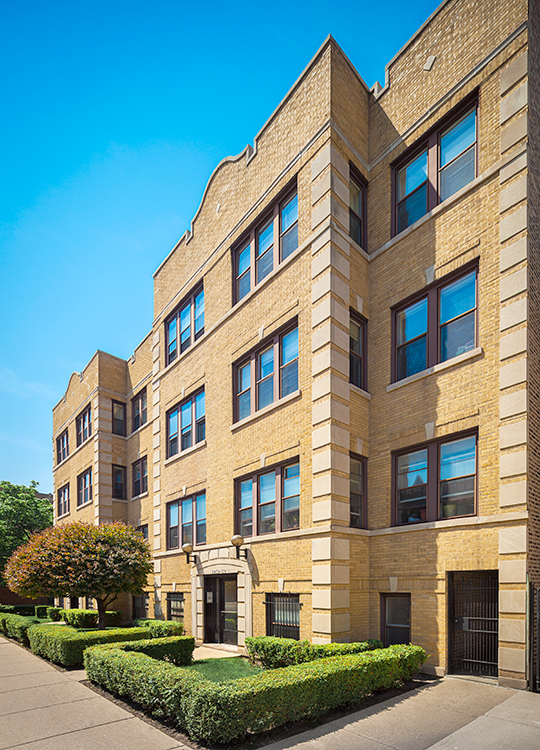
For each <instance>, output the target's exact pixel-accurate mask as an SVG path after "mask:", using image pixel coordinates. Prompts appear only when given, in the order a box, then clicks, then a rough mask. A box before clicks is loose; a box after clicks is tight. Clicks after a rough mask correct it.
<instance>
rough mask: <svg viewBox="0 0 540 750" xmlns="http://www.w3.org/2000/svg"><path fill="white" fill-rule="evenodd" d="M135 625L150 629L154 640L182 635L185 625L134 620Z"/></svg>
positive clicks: (160, 621)
mask: <svg viewBox="0 0 540 750" xmlns="http://www.w3.org/2000/svg"><path fill="white" fill-rule="evenodd" d="M133 625H134V626H135V627H140V628H149V629H150V631H151V633H152V638H168V637H169V636H172V635H182V633H183V632H184V624H183V623H181V622H173V621H171V620H133Z"/></svg>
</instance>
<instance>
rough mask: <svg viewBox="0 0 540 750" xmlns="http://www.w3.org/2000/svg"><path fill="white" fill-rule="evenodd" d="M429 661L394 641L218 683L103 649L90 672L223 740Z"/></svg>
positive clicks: (95, 653)
mask: <svg viewBox="0 0 540 750" xmlns="http://www.w3.org/2000/svg"><path fill="white" fill-rule="evenodd" d="M426 658H427V657H426V653H425V651H424V650H423V649H422V648H420V647H419V646H404V645H403V646H391V647H390V648H388V649H378V650H375V651H369V652H365V653H361V654H349V655H346V656H334V657H330V658H327V659H315V660H314V661H312V662H309V663H305V664H297V665H294V666H291V667H286V668H284V669H274V670H268V671H267V672H263V673H262V674H259V675H256V676H253V677H246V678H244V679H239V680H231V681H229V682H224V683H215V682H210V681H209V680H206V679H205V678H204V677H202V675H200V674H198V673H197V672H195V671H194V670H190V669H189V668H186V667H173V666H172V665H170V664H167V663H166V662H163V661H156V660H154V659H152V658H150V657H149V656H148V655H146V654H143V653H133V652H129V651H125V650H123V649H112V648H102V649H98V648H95V649H90V650H89V651H88V652H87V656H86V671H87V674H88V677H89V678H90V679H91V680H93V681H94V682H97V683H98V684H99V685H101V687H103V688H105V689H106V690H108V691H110V692H112V693H114V694H116V695H120V696H127V697H129V698H130V699H131V700H133V701H135V702H136V703H139V704H140V705H142V706H144V707H145V708H146V709H149V710H151V711H152V712H153V713H154V714H156V715H158V716H166V717H168V718H170V719H173V720H174V721H175V722H176V723H177V724H178V725H179V727H180V728H181V729H182V730H183V731H184V732H186V734H188V736H189V737H190V738H191V739H192V740H196V741H201V740H205V741H207V742H222V743H223V742H230V741H231V740H233V739H236V738H239V737H242V736H243V735H245V734H247V733H248V732H249V733H254V734H255V733H259V732H264V731H267V730H269V729H272V728H273V727H276V726H280V725H282V724H285V723H286V722H289V721H295V720H297V719H302V718H305V717H314V716H320V715H323V714H325V713H326V712H328V711H329V710H330V709H332V708H336V707H337V706H343V705H348V704H354V703H357V702H359V701H360V700H362V699H363V698H365V697H366V696H367V695H369V694H370V693H372V692H373V691H375V690H385V689H388V688H391V687H392V686H394V685H396V684H401V683H402V682H403V681H404V680H408V679H410V678H411V677H412V676H413V674H414V673H415V672H417V671H418V670H419V669H420V666H421V665H422V664H423V662H424V661H425V660H426Z"/></svg>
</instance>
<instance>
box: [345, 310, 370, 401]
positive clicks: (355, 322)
mask: <svg viewBox="0 0 540 750" xmlns="http://www.w3.org/2000/svg"><path fill="white" fill-rule="evenodd" d="M366 328H367V324H366V321H365V320H364V319H363V318H360V316H358V315H355V314H353V313H352V312H351V317H350V320H349V382H350V383H352V384H353V385H356V386H357V387H358V388H362V390H364V391H365V390H367V377H366V375H367V372H366V371H367V367H366V338H367V336H366Z"/></svg>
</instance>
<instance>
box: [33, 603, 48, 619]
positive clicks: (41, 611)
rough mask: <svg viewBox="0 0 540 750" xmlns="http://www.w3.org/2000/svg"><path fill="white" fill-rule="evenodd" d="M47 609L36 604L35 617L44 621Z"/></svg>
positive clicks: (43, 605)
mask: <svg viewBox="0 0 540 750" xmlns="http://www.w3.org/2000/svg"><path fill="white" fill-rule="evenodd" d="M47 609H48V607H47V605H46V604H36V607H35V610H36V617H39V618H40V620H44V619H45V618H46V617H47Z"/></svg>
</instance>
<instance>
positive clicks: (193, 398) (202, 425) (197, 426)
mask: <svg viewBox="0 0 540 750" xmlns="http://www.w3.org/2000/svg"><path fill="white" fill-rule="evenodd" d="M201 393H202V394H204V414H203V415H202V417H199V419H197V413H196V406H197V397H198V396H200V395H201ZM189 403H190V404H191V422H190V431H189V432H190V445H188V446H186V447H185V448H182V407H183V406H186V405H187V404H189ZM174 412H176V419H177V429H176V447H177V450H175V451H174V452H173V451H172V450H171V439H172V438H171V434H170V418H171V416H172V414H173V413H174ZM165 425H166V433H167V458H172V457H173V456H179V455H180V454H181V453H183V452H184V451H187V450H189V449H190V448H194V447H195V446H196V445H200V444H201V443H203V442H204V441H205V440H206V393H205V389H204V386H203V387H202V388H198V389H197V390H196V391H195V392H194V393H192V394H191V395H190V396H188V397H187V398H184V399H182V401H179V402H178V403H177V404H176V405H175V406H173V407H172V409H168V410H167V414H166V415H165ZM200 430H202V432H203V436H202V437H201V439H200V440H197V437H198V433H199V431H200Z"/></svg>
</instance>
